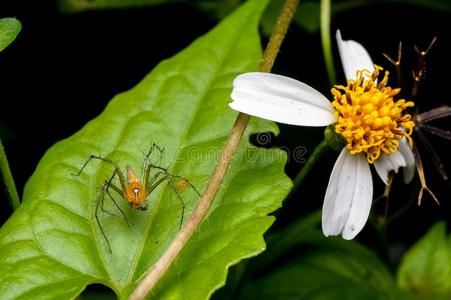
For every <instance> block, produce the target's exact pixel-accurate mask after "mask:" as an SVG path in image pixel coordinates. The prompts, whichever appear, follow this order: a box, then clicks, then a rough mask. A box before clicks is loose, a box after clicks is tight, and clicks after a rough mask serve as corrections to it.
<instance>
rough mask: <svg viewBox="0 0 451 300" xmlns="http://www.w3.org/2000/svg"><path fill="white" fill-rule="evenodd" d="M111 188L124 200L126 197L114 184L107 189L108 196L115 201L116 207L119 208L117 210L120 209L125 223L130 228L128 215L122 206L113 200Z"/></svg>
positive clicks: (110, 184)
mask: <svg viewBox="0 0 451 300" xmlns="http://www.w3.org/2000/svg"><path fill="white" fill-rule="evenodd" d="M109 188H112V189H113V190H114V191H116V192H117V193H118V194H119V195H121V197H122V198H124V199H125V197H124V195H123V193H122V191H121V189H120V188H118V187H117V186H115V185H114V184H112V183H109V184H108V186H107V188H106V192H107V194H108V196H109V197H110V199H111V201H113V203H114V205H115V206H116V207H117V209H119V211H120V212H121V214H122V216H123V217H124V219H125V222H127V226H129V227H130V222H129V221H128V218H127V215H126V214H125V213H124V211H123V210H122V209H121V208H120V206H119V205H118V204H117V202H116V201H115V200H114V199H113V196H112V195H111V193H110V190H109Z"/></svg>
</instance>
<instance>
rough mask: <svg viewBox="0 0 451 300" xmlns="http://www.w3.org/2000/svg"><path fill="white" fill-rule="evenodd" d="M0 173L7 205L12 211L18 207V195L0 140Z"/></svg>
mask: <svg viewBox="0 0 451 300" xmlns="http://www.w3.org/2000/svg"><path fill="white" fill-rule="evenodd" d="M0 172H1V173H2V177H3V182H4V183H5V188H6V193H7V195H8V198H9V203H10V205H11V207H12V209H13V210H16V209H17V208H18V207H19V206H20V200H19V194H18V193H17V189H16V185H15V183H14V178H13V175H12V173H11V169H10V168H9V164H8V159H7V158H6V153H5V149H4V148H3V144H2V141H1V140H0Z"/></svg>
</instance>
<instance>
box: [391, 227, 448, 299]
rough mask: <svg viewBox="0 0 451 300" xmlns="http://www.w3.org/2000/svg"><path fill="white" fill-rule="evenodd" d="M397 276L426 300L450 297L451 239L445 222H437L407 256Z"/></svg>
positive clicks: (406, 286) (405, 285) (401, 284)
mask: <svg viewBox="0 0 451 300" xmlns="http://www.w3.org/2000/svg"><path fill="white" fill-rule="evenodd" d="M397 279H398V284H399V286H401V287H403V288H406V289H408V290H410V291H411V292H412V293H414V294H417V295H419V296H421V297H422V298H423V299H450V298H451V239H450V237H449V236H448V237H447V236H446V226H445V223H442V222H440V223H437V224H435V225H434V226H433V227H432V228H431V229H430V230H429V232H428V233H427V234H426V235H425V236H424V237H423V238H421V239H420V240H419V241H418V242H417V243H416V244H415V245H414V246H413V247H412V248H411V249H410V250H409V251H408V252H407V253H406V254H405V255H404V258H403V260H402V263H401V265H400V267H399V272H398V278H397Z"/></svg>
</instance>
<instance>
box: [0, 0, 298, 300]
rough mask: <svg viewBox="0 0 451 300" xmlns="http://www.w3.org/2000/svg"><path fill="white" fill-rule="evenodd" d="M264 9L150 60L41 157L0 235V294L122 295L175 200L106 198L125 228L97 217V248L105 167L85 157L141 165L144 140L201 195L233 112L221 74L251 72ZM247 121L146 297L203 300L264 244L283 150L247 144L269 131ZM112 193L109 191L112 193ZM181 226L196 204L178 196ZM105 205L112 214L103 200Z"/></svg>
mask: <svg viewBox="0 0 451 300" xmlns="http://www.w3.org/2000/svg"><path fill="white" fill-rule="evenodd" d="M265 4H266V2H265V1H261V0H254V1H248V2H247V3H246V4H244V5H243V6H242V7H241V8H240V9H238V10H237V11H236V12H235V13H234V14H233V15H231V16H230V17H229V18H227V19H225V20H224V21H223V22H222V23H221V24H219V25H218V26H217V27H216V28H215V29H213V30H212V31H210V32H209V33H208V34H206V35H205V36H204V37H201V38H199V39H198V40H197V41H195V42H194V43H192V44H191V45H190V46H189V47H188V48H187V49H185V50H183V51H182V52H180V53H179V54H177V55H176V56H174V57H173V58H171V59H168V60H166V61H163V62H162V63H161V64H159V65H158V66H157V67H156V68H155V69H154V70H153V71H152V72H151V73H150V74H149V75H148V76H147V77H146V78H144V80H143V81H142V82H140V83H139V84H138V85H137V86H135V87H134V88H133V89H131V90H130V91H127V92H125V93H122V94H120V95H118V96H116V97H115V98H114V99H113V100H112V101H111V103H110V104H109V105H108V106H107V108H106V109H105V111H104V112H103V113H102V114H101V115H100V116H99V117H97V118H96V119H94V120H92V121H91V122H89V123H88V124H87V125H86V126H85V127H84V128H83V129H82V130H80V131H79V132H78V133H76V134H75V135H73V136H72V137H70V138H68V139H66V140H63V141H61V142H59V143H57V144H56V145H54V146H53V147H52V148H50V149H49V150H48V152H47V153H46V154H45V156H44V157H43V159H42V160H41V162H40V163H39V165H38V167H37V169H36V172H35V173H34V174H33V176H32V177H31V179H30V180H29V181H28V183H27V185H26V188H25V193H24V202H23V204H22V206H21V207H20V208H19V209H18V210H17V211H16V212H15V213H14V215H13V216H12V217H11V218H10V219H9V220H8V221H7V223H5V225H4V226H3V227H2V228H1V230H0V270H1V272H0V299H11V298H14V299H31V298H35V299H42V298H53V299H65V298H74V297H75V296H76V295H78V294H79V293H80V292H81V291H82V290H83V289H84V288H85V287H86V286H87V285H89V284H93V283H100V284H104V285H106V286H109V287H111V289H113V290H114V291H115V292H116V294H117V295H118V296H119V297H120V298H122V299H124V298H126V297H127V295H129V293H130V292H131V290H132V289H133V287H134V286H135V285H136V283H137V281H139V279H140V277H141V276H142V275H143V274H144V272H145V271H146V270H147V269H148V268H149V267H150V266H152V265H153V264H154V263H155V262H156V261H157V260H158V259H159V258H160V257H161V255H162V253H163V252H164V251H165V250H166V249H167V247H168V245H169V243H170V242H171V241H172V240H173V238H174V237H175V235H176V234H177V233H178V231H179V222H180V217H181V207H180V203H179V202H178V201H177V199H176V198H175V196H174V193H173V192H172V191H171V189H170V188H169V187H168V186H167V185H166V184H163V185H161V186H160V187H159V188H158V189H157V190H155V191H154V192H153V193H152V194H151V195H150V196H149V199H148V200H149V209H148V211H145V212H143V211H136V210H133V209H132V208H131V207H130V205H128V203H126V201H124V200H123V199H120V198H119V197H116V200H117V202H118V204H119V205H120V206H121V208H122V210H124V212H125V213H126V214H127V215H128V217H129V219H130V220H131V222H132V223H133V224H132V225H130V226H129V227H128V226H127V224H126V223H125V221H124V220H123V218H121V216H120V215H119V214H118V215H117V216H111V215H108V214H105V213H104V214H100V215H99V217H100V221H101V223H102V225H103V228H104V230H105V234H106V236H107V237H108V240H109V241H110V243H111V246H112V253H110V252H109V250H108V247H107V244H106V241H105V239H104V238H103V237H102V235H101V232H100V229H99V226H98V225H97V223H96V221H95V218H94V210H95V205H96V199H97V197H98V195H99V189H98V186H99V185H100V184H101V183H102V182H103V181H104V180H105V179H107V178H108V176H111V174H112V168H110V166H108V165H106V164H101V163H99V162H98V161H92V162H91V163H90V164H89V165H88V167H87V168H86V169H85V171H84V172H83V174H82V175H81V176H80V177H75V176H72V175H71V173H73V172H77V170H79V168H80V167H81V165H82V164H83V163H84V161H85V160H86V159H87V158H88V157H89V155H90V154H97V153H101V154H102V155H103V156H105V157H110V158H113V159H114V160H115V161H118V162H119V163H120V166H121V167H122V168H124V166H125V164H130V165H132V166H134V167H135V168H136V169H137V168H138V167H139V166H140V165H141V164H142V161H143V155H142V151H145V150H146V148H147V147H148V146H149V145H150V143H151V142H152V141H154V142H157V143H158V144H159V145H160V146H162V147H165V148H166V152H165V153H164V156H163V160H162V162H161V165H163V166H168V167H169V169H170V171H171V172H172V173H175V174H179V175H182V176H185V177H187V178H189V179H190V181H191V182H192V183H193V184H194V185H195V186H196V187H197V188H198V189H199V190H201V191H202V190H203V189H204V188H205V185H206V183H207V181H208V179H209V176H210V174H211V172H212V170H213V168H214V166H215V165H216V162H217V160H218V157H219V154H220V151H221V149H222V147H223V145H224V143H225V141H226V139H227V137H228V134H229V132H230V129H231V128H232V126H233V124H234V121H235V118H236V115H237V113H236V112H235V111H233V110H231V109H229V108H228V102H229V101H230V96H229V95H230V92H231V87H232V81H233V79H234V78H235V77H236V76H237V75H238V74H240V73H242V72H245V71H250V70H255V69H256V68H257V66H258V64H259V61H260V57H261V49H260V37H259V35H258V32H257V24H258V20H259V17H260V15H261V13H262V10H263V9H264V6H265ZM277 130H278V129H277V126H276V125H275V124H274V123H272V122H268V121H264V120H260V119H252V120H251V122H250V124H249V127H248V130H247V131H246V134H245V137H244V138H243V141H242V142H241V144H240V147H239V149H238V151H237V155H236V158H235V160H234V162H233V164H232V166H231V169H230V171H229V172H228V175H227V177H226V179H225V181H224V182H223V184H222V187H221V190H220V192H219V194H218V195H217V197H216V200H215V202H214V204H213V207H212V208H211V209H210V211H209V215H208V217H207V219H206V220H204V222H203V223H202V224H201V226H200V227H199V228H198V230H197V231H196V232H195V234H194V236H193V238H192V239H191V240H190V241H189V243H188V245H187V246H186V247H185V248H184V249H183V251H182V253H181V254H180V256H179V257H178V258H177V260H176V261H175V263H174V264H173V265H172V266H171V267H170V269H169V271H168V273H167V274H166V275H165V277H163V279H162V280H161V281H160V282H159V283H158V285H157V286H156V288H155V289H154V290H153V291H152V297H153V298H155V299H168V298H170V299H205V298H208V296H209V295H211V293H212V292H213V291H214V290H215V289H217V288H218V287H219V286H221V285H223V284H224V282H225V279H226V275H227V269H228V268H229V266H230V265H233V264H235V263H237V262H239V261H240V260H241V259H243V258H246V257H251V256H253V255H256V254H258V253H260V252H261V251H263V250H264V249H265V243H264V240H263V233H264V232H265V231H266V230H267V229H268V227H269V226H270V225H271V224H272V223H273V221H274V217H271V216H268V214H269V213H271V212H273V211H274V210H275V209H277V208H278V207H280V206H281V202H282V200H283V199H284V197H285V196H286V194H287V193H288V191H289V189H290V187H291V182H290V180H289V179H288V177H287V176H286V175H285V174H284V164H285V162H286V154H285V153H284V152H283V151H281V150H278V149H260V148H256V147H254V146H252V145H251V144H250V143H249V141H248V139H249V135H250V134H252V133H255V132H260V131H270V132H274V133H277ZM114 195H115V196H116V194H114ZM183 198H184V202H185V205H186V212H185V220H187V219H188V218H187V216H188V215H189V214H190V213H191V212H192V210H193V208H194V207H195V205H196V204H197V202H198V200H199V199H198V197H197V196H196V194H195V193H194V192H192V191H190V190H189V189H188V190H186V191H184V192H183ZM105 208H106V209H107V210H109V211H113V212H117V209H116V208H115V207H114V205H113V204H112V203H111V201H108V202H106V207H105Z"/></svg>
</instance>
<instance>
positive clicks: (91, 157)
mask: <svg viewBox="0 0 451 300" xmlns="http://www.w3.org/2000/svg"><path fill="white" fill-rule="evenodd" d="M92 159H98V160H101V161H103V162H105V163H107V164H110V165H112V166H113V167H114V173H115V174H117V175H118V176H119V181H120V183H121V188H122V190H124V191H125V190H126V187H125V183H126V180H125V176H124V173H122V171H121V169H120V168H119V165H118V164H117V162H115V161H113V160H111V159H108V158H104V157H102V156H100V155H91V156H89V158H88V159H87V160H86V161H85V163H84V164H83V166H82V167H81V169H80V170H79V171H78V173H72V175H75V176H80V175H81V173H82V172H83V170H84V169H85V167H86V166H87V165H88V163H89V162H90V161H91V160H92ZM114 173H113V175H114ZM112 177H114V176H112ZM111 180H112V178H111Z"/></svg>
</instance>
